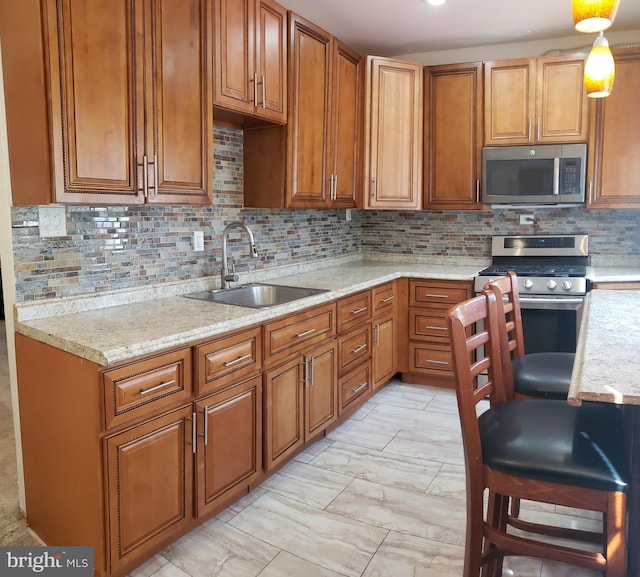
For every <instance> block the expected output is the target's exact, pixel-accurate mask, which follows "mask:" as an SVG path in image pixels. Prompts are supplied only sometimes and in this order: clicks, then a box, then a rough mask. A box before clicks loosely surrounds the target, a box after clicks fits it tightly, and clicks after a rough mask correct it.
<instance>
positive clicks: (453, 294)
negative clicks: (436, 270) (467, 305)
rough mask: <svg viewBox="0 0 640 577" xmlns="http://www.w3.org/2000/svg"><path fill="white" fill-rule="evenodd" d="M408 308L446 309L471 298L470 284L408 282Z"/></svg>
mask: <svg viewBox="0 0 640 577" xmlns="http://www.w3.org/2000/svg"><path fill="white" fill-rule="evenodd" d="M409 283H410V284H409V306H412V307H424V308H437V309H441V310H442V309H444V310H446V309H448V308H450V307H452V306H453V305H456V304H458V303H460V302H462V301H465V300H467V299H468V298H470V296H471V284H470V283H456V282H454V281H446V282H436V281H417V280H412V281H409Z"/></svg>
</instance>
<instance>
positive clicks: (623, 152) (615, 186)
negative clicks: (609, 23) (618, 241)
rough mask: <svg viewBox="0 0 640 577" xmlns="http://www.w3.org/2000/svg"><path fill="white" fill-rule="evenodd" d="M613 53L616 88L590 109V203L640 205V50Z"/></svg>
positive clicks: (614, 205) (611, 206)
mask: <svg viewBox="0 0 640 577" xmlns="http://www.w3.org/2000/svg"><path fill="white" fill-rule="evenodd" d="M613 54H614V59H615V63H616V77H615V81H614V85H613V91H612V92H611V95H610V96H607V97H606V98H598V99H596V102H594V103H593V106H592V109H591V123H590V124H591V131H590V136H589V162H588V167H589V172H588V177H587V180H588V182H589V196H588V200H587V206H588V208H640V186H639V183H640V155H639V154H638V151H640V115H639V114H638V94H640V51H638V50H637V49H635V50H632V49H625V50H614V52H613Z"/></svg>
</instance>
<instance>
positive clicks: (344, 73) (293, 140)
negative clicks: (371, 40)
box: [244, 13, 362, 208]
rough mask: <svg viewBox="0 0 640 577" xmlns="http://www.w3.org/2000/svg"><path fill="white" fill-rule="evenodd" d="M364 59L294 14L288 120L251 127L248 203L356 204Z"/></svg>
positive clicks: (278, 205) (266, 205)
mask: <svg viewBox="0 0 640 577" xmlns="http://www.w3.org/2000/svg"><path fill="white" fill-rule="evenodd" d="M361 62H362V59H361V58H360V56H359V55H358V54H356V53H355V52H353V51H352V50H350V49H349V48H348V47H346V46H345V45H344V44H342V43H341V42H340V41H339V40H338V39H337V38H334V37H333V36H331V35H330V34H328V33H327V32H325V31H324V30H322V29H321V28H319V27H318V26H315V25H314V24H313V23H311V22H309V21H307V20H305V19H304V18H301V17H300V16H297V15H296V14H293V13H289V60H288V82H289V93H288V111H289V112H288V121H287V126H286V127H268V128H257V129H252V130H247V131H245V135H244V169H245V172H244V177H245V178H244V185H245V191H244V192H245V194H244V201H245V206H252V207H261V208H285V207H286V208H327V207H332V206H335V207H341V208H350V207H356V206H357V196H358V195H357V191H358V186H359V173H358V158H359V146H360V115H361V107H362V104H361V103H362V90H361V85H362V75H361Z"/></svg>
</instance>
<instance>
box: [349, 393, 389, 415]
mask: <svg viewBox="0 0 640 577" xmlns="http://www.w3.org/2000/svg"><path fill="white" fill-rule="evenodd" d="M382 390H384V389H382ZM374 398H375V397H374ZM377 406H378V403H376V402H374V401H373V400H372V399H369V400H368V401H366V402H365V403H364V404H363V405H362V406H361V407H360V408H359V409H358V410H357V411H356V412H355V413H353V415H351V417H350V418H351V419H353V420H354V421H362V419H364V418H365V417H366V416H367V415H368V414H369V413H370V412H371V411H373V409H375V408H376V407H377Z"/></svg>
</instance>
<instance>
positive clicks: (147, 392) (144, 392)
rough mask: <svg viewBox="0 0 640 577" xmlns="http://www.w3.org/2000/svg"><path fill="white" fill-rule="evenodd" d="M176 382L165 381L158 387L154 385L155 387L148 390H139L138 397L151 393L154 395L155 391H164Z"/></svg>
mask: <svg viewBox="0 0 640 577" xmlns="http://www.w3.org/2000/svg"><path fill="white" fill-rule="evenodd" d="M175 384H176V381H175V380H172V381H167V382H166V383H160V384H159V385H156V386H155V387H151V388H150V389H140V396H141V397H144V396H145V395H150V394H151V393H155V392H156V391H159V390H161V389H166V388H167V387H170V386H171V385H175Z"/></svg>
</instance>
